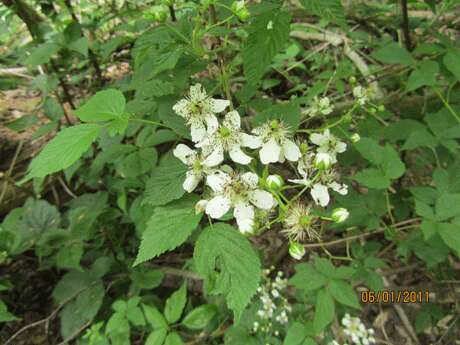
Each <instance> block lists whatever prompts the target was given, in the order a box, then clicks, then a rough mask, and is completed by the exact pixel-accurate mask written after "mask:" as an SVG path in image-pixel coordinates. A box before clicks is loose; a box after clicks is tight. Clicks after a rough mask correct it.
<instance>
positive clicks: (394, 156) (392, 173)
mask: <svg viewBox="0 0 460 345" xmlns="http://www.w3.org/2000/svg"><path fill="white" fill-rule="evenodd" d="M382 169H383V171H384V173H385V176H386V177H387V178H389V179H396V178H399V177H401V176H402V175H403V174H404V172H405V171H406V166H405V165H404V163H403V162H402V161H401V159H400V158H399V154H398V152H396V150H395V149H394V148H393V147H392V146H391V145H389V144H386V145H385V147H384V149H383V162H382Z"/></svg>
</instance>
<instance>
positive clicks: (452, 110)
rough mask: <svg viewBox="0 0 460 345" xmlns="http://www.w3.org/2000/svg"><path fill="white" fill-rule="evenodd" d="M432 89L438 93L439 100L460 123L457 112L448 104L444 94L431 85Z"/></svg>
mask: <svg viewBox="0 0 460 345" xmlns="http://www.w3.org/2000/svg"><path fill="white" fill-rule="evenodd" d="M433 91H434V92H435V93H436V94H437V95H438V97H439V99H440V100H441V102H442V103H443V104H444V106H445V107H446V108H447V110H449V112H450V113H451V114H452V116H453V117H454V118H455V119H456V120H457V121H458V123H460V116H459V115H458V114H457V112H456V111H455V110H454V109H453V108H452V107H451V106H450V104H449V102H447V100H446V99H445V98H444V96H443V95H442V94H441V92H439V90H438V89H436V88H435V87H433Z"/></svg>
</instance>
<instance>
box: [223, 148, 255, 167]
mask: <svg viewBox="0 0 460 345" xmlns="http://www.w3.org/2000/svg"><path fill="white" fill-rule="evenodd" d="M228 153H229V155H230V158H231V159H232V161H234V162H235V163H240V164H244V165H246V164H249V163H250V162H251V159H252V158H251V157H249V156H248V155H247V154H246V153H244V152H243V151H241V147H240V146H239V145H233V146H232V147H231V148H230V151H229V152H228Z"/></svg>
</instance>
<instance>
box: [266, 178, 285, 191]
mask: <svg viewBox="0 0 460 345" xmlns="http://www.w3.org/2000/svg"><path fill="white" fill-rule="evenodd" d="M266 183H267V186H268V187H270V188H272V189H278V188H280V187H282V186H283V185H284V181H283V178H282V177H281V176H280V175H269V176H268V177H267V179H266Z"/></svg>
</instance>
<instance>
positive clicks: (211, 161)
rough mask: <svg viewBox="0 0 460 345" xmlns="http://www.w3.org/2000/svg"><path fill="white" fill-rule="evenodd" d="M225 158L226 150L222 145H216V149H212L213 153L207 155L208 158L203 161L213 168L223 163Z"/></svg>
mask: <svg viewBox="0 0 460 345" xmlns="http://www.w3.org/2000/svg"><path fill="white" fill-rule="evenodd" d="M204 151H206V150H204ZM223 160H224V151H223V149H222V147H216V148H215V149H214V151H212V152H211V154H210V155H209V156H207V157H206V159H205V160H204V161H203V165H205V166H207V167H209V168H212V167H215V166H217V165H219V164H220V163H222V162H223Z"/></svg>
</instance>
